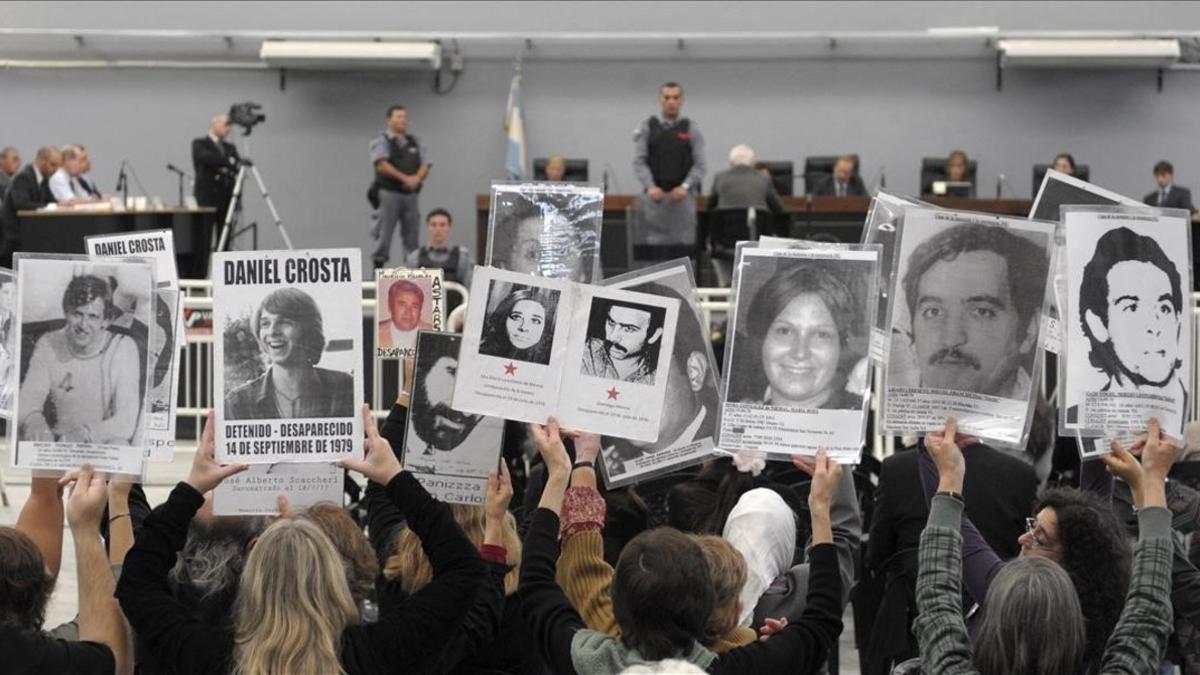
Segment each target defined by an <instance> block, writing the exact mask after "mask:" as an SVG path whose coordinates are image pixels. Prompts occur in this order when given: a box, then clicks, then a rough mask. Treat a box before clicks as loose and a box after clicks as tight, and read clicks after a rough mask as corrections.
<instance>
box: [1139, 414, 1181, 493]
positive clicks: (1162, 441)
mask: <svg viewBox="0 0 1200 675" xmlns="http://www.w3.org/2000/svg"><path fill="white" fill-rule="evenodd" d="M1141 455H1142V467H1143V468H1144V469H1145V470H1146V476H1147V477H1148V478H1153V479H1157V480H1159V481H1162V480H1165V479H1166V477H1167V474H1168V473H1170V472H1171V466H1172V465H1173V464H1174V463H1175V460H1176V459H1179V448H1178V447H1176V446H1175V445H1174V444H1173V443H1171V442H1170V441H1169V440H1167V439H1166V438H1163V435H1162V428H1161V427H1160V426H1159V424H1158V420H1157V419H1154V418H1151V419H1150V425H1149V426H1148V427H1147V429H1146V444H1145V446H1144V447H1143V448H1142V452H1141Z"/></svg>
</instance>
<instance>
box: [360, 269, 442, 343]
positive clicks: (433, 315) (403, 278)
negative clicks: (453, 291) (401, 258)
mask: <svg viewBox="0 0 1200 675" xmlns="http://www.w3.org/2000/svg"><path fill="white" fill-rule="evenodd" d="M442 274H443V272H442V270H440V269H437V270H431V269H415V270H410V269H402V268H396V269H382V270H375V303H376V304H375V308H376V309H375V316H376V318H377V319H378V330H377V331H376V337H375V357H376V358H381V359H398V358H412V357H414V356H416V355H417V331H422V330H439V331H440V330H442V322H443V321H444V317H445V315H446V298H445V295H444V293H443V291H442Z"/></svg>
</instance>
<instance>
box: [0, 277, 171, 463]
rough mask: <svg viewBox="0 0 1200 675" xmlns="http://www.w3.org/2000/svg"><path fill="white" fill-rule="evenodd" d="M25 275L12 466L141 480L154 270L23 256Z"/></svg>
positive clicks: (19, 304) (21, 281) (20, 307)
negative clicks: (85, 468)
mask: <svg viewBox="0 0 1200 675" xmlns="http://www.w3.org/2000/svg"><path fill="white" fill-rule="evenodd" d="M16 271H17V289H18V295H17V331H18V334H17V337H16V345H17V352H16V357H15V364H16V365H17V366H18V367H19V369H20V370H19V381H20V385H19V388H18V391H17V405H16V410H15V411H14V414H13V419H14V421H15V423H16V433H15V443H14V448H13V453H12V464H13V465H14V466H18V467H26V468H32V469H48V470H59V469H72V468H76V467H78V466H79V465H80V464H81V463H82V462H90V463H91V464H92V465H93V466H95V467H96V469H97V470H99V471H105V472H111V473H120V474H140V473H141V470H142V456H143V452H144V451H143V447H142V445H141V442H142V435H143V429H144V426H145V420H144V411H145V397H146V390H147V378H148V376H149V373H150V371H151V368H152V364H151V362H150V359H149V356H148V355H149V347H148V336H149V333H150V330H149V326H150V325H151V322H152V321H153V314H152V312H151V307H153V305H154V297H155V296H154V268H153V266H152V265H151V264H150V263H149V262H145V261H108V260H106V261H103V262H100V261H96V262H93V261H89V260H87V259H85V258H56V259H51V258H43V257H35V256H24V255H22V254H18V255H17V270H16Z"/></svg>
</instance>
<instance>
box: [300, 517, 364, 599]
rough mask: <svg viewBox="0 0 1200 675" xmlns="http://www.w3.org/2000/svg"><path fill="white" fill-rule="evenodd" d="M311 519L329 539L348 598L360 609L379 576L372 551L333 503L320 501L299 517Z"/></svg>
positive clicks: (354, 524) (349, 520) (357, 530)
mask: <svg viewBox="0 0 1200 675" xmlns="http://www.w3.org/2000/svg"><path fill="white" fill-rule="evenodd" d="M297 515H298V516H299V517H301V518H305V519H307V520H311V521H312V522H314V523H316V525H317V527H319V528H321V531H322V532H324V533H325V536H327V537H329V541H331V542H332V543H333V547H334V548H336V549H337V552H338V555H340V556H341V558H342V564H343V565H344V566H345V567H346V582H347V583H349V584H350V595H352V596H354V602H356V603H358V604H359V605H360V606H361V604H362V602H363V601H364V600H366V599H367V598H368V597H370V594H371V591H372V590H374V588H375V575H376V574H378V573H379V561H378V560H376V559H375V550H374V549H373V548H371V542H369V541H367V537H366V535H364V534H363V531H362V528H360V527H359V526H358V524H357V523H355V522H354V519H353V518H351V517H350V514H349V513H346V510H345V509H343V508H342V507H340V506H338V505H337V504H333V503H330V502H324V503H321V504H314V505H313V506H310V507H308V508H307V509H304V510H303V511H301V512H300V513H299V514H297Z"/></svg>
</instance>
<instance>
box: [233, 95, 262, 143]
mask: <svg viewBox="0 0 1200 675" xmlns="http://www.w3.org/2000/svg"><path fill="white" fill-rule="evenodd" d="M261 110H262V104H260V103H254V102H253V101H246V102H245V103H234V104H233V105H231V106H229V123H230V124H236V125H238V126H239V127H241V128H242V135H243V136H249V135H250V130H251V129H253V128H254V126H255V125H257V124H259V123H261V122H266V121H267V116H266V115H265V114H263V113H262V112H260V111H261Z"/></svg>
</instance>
